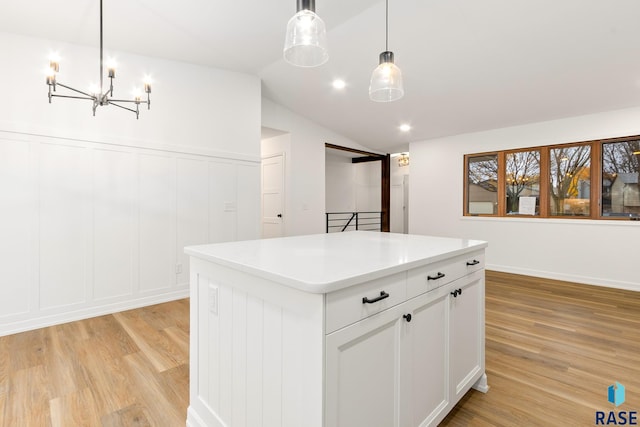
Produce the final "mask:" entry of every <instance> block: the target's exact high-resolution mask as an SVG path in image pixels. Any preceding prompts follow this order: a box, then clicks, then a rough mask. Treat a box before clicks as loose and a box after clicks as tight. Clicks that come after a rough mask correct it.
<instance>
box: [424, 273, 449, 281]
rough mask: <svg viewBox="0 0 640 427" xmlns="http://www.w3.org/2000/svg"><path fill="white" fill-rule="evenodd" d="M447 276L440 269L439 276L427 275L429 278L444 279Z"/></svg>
mask: <svg viewBox="0 0 640 427" xmlns="http://www.w3.org/2000/svg"><path fill="white" fill-rule="evenodd" d="M444 276H445V274H444V273H440V272H439V271H438V275H437V276H427V280H438V279H442V278H443V277H444Z"/></svg>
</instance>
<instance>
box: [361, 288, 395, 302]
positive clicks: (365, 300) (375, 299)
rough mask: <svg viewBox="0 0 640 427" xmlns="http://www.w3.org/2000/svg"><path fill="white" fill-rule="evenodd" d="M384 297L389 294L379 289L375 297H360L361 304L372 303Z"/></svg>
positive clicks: (387, 296)
mask: <svg viewBox="0 0 640 427" xmlns="http://www.w3.org/2000/svg"><path fill="white" fill-rule="evenodd" d="M385 298H389V294H388V293H386V292H385V291H380V296H379V297H375V298H374V299H369V298H367V297H364V298H362V303H363V304H373V303H374V302H378V301H382V300H383V299H385Z"/></svg>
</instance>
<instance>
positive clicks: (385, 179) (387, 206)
mask: <svg viewBox="0 0 640 427" xmlns="http://www.w3.org/2000/svg"><path fill="white" fill-rule="evenodd" d="M380 169H381V171H382V180H381V185H380V187H381V197H380V201H381V205H382V206H381V211H382V219H381V220H382V224H381V228H382V230H381V231H386V232H389V231H390V230H391V218H390V217H389V214H390V212H391V155H389V154H387V155H386V156H384V157H383V158H382V163H381V167H380Z"/></svg>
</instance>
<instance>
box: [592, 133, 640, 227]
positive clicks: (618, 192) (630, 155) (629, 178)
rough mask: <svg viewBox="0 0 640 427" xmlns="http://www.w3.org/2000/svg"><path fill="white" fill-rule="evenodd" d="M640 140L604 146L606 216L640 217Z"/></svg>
mask: <svg viewBox="0 0 640 427" xmlns="http://www.w3.org/2000/svg"><path fill="white" fill-rule="evenodd" d="M639 163H640V140H635V141H624V142H611V143H605V144H602V196H601V197H602V199H601V206H602V213H601V214H602V216H603V217H630V218H634V217H638V216H640V190H639V186H640V185H639V184H640V174H639V173H638V172H640V165H639Z"/></svg>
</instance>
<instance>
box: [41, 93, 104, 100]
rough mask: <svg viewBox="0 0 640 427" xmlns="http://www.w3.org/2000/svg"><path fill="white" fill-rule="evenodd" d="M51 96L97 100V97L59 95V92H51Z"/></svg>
mask: <svg viewBox="0 0 640 427" xmlns="http://www.w3.org/2000/svg"><path fill="white" fill-rule="evenodd" d="M51 97H52V98H73V99H87V100H89V101H94V100H95V98H89V97H86V96H72V95H57V94H54V93H52V94H51Z"/></svg>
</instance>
